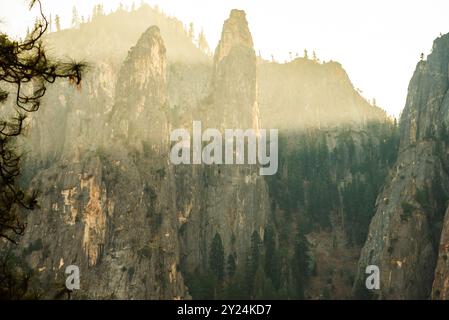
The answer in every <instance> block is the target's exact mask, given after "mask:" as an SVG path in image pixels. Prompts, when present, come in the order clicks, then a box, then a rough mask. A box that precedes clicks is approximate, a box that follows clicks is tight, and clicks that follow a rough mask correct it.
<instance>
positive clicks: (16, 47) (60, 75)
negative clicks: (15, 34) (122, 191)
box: [0, 0, 86, 243]
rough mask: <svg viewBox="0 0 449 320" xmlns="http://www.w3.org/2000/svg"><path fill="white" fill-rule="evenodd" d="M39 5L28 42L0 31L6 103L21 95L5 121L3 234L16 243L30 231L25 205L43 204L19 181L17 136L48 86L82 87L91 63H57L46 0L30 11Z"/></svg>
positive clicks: (1, 130)
mask: <svg viewBox="0 0 449 320" xmlns="http://www.w3.org/2000/svg"><path fill="white" fill-rule="evenodd" d="M34 6H38V8H39V13H40V20H38V22H37V23H36V24H35V26H34V28H33V30H32V31H31V32H29V34H28V35H27V37H26V38H25V40H23V41H22V40H20V41H14V40H11V39H9V37H8V36H7V35H6V34H0V104H4V103H5V102H6V101H7V100H8V98H9V95H10V94H12V95H14V96H15V97H14V98H15V104H14V105H15V107H14V108H15V112H14V113H15V115H14V114H13V115H12V116H11V115H10V114H11V113H9V112H5V111H4V109H2V115H1V119H0V238H4V239H6V240H8V241H11V242H13V243H15V242H16V239H17V236H21V235H23V233H24V230H25V227H26V225H25V223H24V222H22V221H21V219H20V218H19V210H20V208H24V209H29V210H33V209H35V208H36V207H37V200H36V196H37V194H36V193H33V194H27V193H25V192H24V191H23V190H21V188H20V187H19V185H18V181H17V180H18V177H19V175H20V160H21V156H20V154H18V152H17V149H16V147H15V139H16V138H17V137H18V136H20V135H21V134H22V133H23V128H24V123H25V122H24V121H25V119H26V117H27V113H30V112H35V111H37V110H39V107H40V103H41V99H42V97H43V96H44V95H45V93H46V90H47V87H46V86H47V85H48V84H52V83H54V82H55V81H56V80H57V79H68V80H69V81H70V82H71V83H73V84H74V85H80V83H81V76H82V74H83V72H84V71H85V69H86V64H85V63H78V62H74V61H68V62H65V61H57V60H54V59H51V58H49V57H48V56H47V54H46V50H45V46H44V44H43V41H42V38H43V35H44V34H45V32H46V31H47V29H48V26H49V24H48V21H47V19H46V17H45V15H44V14H43V11H42V5H41V2H40V0H31V1H30V9H31V8H33V7H34Z"/></svg>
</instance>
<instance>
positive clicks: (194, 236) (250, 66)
mask: <svg viewBox="0 0 449 320" xmlns="http://www.w3.org/2000/svg"><path fill="white" fill-rule="evenodd" d="M214 61H215V64H214V70H215V71H214V74H213V76H212V80H211V93H210V95H209V98H207V99H205V101H203V103H202V105H200V107H199V110H198V111H197V112H195V113H194V118H196V120H200V121H201V122H202V125H203V128H217V129H221V130H222V133H223V132H224V131H223V130H224V129H244V130H246V129H251V128H252V129H256V130H257V129H258V121H259V114H258V106H257V91H256V90H257V76H256V57H255V54H254V49H253V47H252V40H251V34H250V33H249V30H248V23H247V21H246V18H245V14H244V12H242V11H239V10H233V11H232V12H231V14H230V17H229V19H228V20H226V22H225V23H224V26H223V32H222V39H221V40H220V44H219V45H218V48H217V50H216V53H215V58H214ZM175 170H176V173H177V175H178V177H177V178H178V179H177V184H178V190H183V192H179V194H178V199H177V201H178V205H179V207H180V210H179V211H180V212H181V213H182V217H181V219H183V220H184V221H185V224H184V225H183V227H182V230H180V231H181V237H182V239H183V241H182V243H184V244H185V245H184V246H183V248H182V250H181V251H182V253H183V256H184V260H183V261H184V263H183V268H184V269H185V270H186V271H187V272H188V273H192V272H194V271H195V270H200V271H204V270H205V268H206V267H207V266H208V254H209V252H208V251H209V248H210V243H211V242H212V239H213V237H214V235H215V233H219V234H220V236H221V237H222V239H223V245H224V251H225V256H228V255H234V256H235V259H236V261H237V266H238V268H241V267H243V264H244V263H243V262H244V261H245V260H244V258H245V257H246V256H247V251H248V249H249V245H250V239H251V235H252V233H253V232H254V231H257V232H259V233H260V234H262V235H263V230H264V226H265V224H266V219H267V213H268V209H269V206H268V192H267V186H266V183H265V181H264V179H263V177H262V176H260V175H259V168H258V167H257V166H256V165H232V166H229V165H213V166H190V167H184V168H183V167H179V168H176V169H175ZM189 186H190V187H189ZM193 243H195V245H194V246H192V245H191V244H193Z"/></svg>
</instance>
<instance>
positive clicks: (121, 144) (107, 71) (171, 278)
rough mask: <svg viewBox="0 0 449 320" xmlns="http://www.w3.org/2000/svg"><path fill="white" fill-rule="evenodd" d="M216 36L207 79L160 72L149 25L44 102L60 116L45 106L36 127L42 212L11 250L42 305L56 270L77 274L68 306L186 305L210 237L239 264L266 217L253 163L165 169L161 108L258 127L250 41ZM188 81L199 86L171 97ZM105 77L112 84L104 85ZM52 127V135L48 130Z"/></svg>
mask: <svg viewBox="0 0 449 320" xmlns="http://www.w3.org/2000/svg"><path fill="white" fill-rule="evenodd" d="M234 16H235V15H234V14H232V15H231V18H230V20H233V19H234V18H233V17H234ZM236 17H237V18H238V19H239V23H238V24H237V26H238V27H237V28H236V26H234V24H233V23H231V25H232V26H233V27H232V30H234V31H233V32H237V34H238V33H240V32H242V30H240V28H244V29H246V32H247V33H248V34H249V31H248V26H247V24H246V21H245V20H243V22H244V23H243V24H242V23H241V21H240V19H241V17H242V16H241V14H237V15H236ZM243 17H244V15H243ZM231 22H232V21H231ZM225 29H226V28H225ZM224 34H227V35H228V36H226V39H228V40H229V41H230V42H229V43H228V42H227V41H228V40H226V41H224V40H222V41H221V45H222V46H224V47H226V48H228V49H229V51H223V52H222V53H221V54H222V58H221V61H220V62H217V65H215V70H216V71H217V73H213V76H212V77H211V76H209V75H207V76H203V75H202V74H201V75H199V74H198V73H203V72H204V73H207V72H209V71H211V69H210V68H208V67H206V66H203V65H192V66H190V65H189V66H188V67H187V66H185V65H182V64H174V65H172V67H171V69H168V68H167V67H166V57H165V46H164V42H163V40H162V38H161V36H160V34H159V30H158V28H157V27H151V28H149V29H148V30H147V31H146V32H144V33H143V34H142V36H141V37H140V39H139V41H138V42H137V44H136V45H135V46H134V47H133V48H131V49H130V51H129V53H128V56H127V58H126V59H125V61H124V62H123V64H122V65H121V67H120V68H116V67H110V68H107V67H106V66H107V64H104V65H103V64H102V63H100V64H99V65H98V66H96V67H95V69H94V70H93V71H92V75H91V76H90V77H92V78H88V79H87V80H88V81H87V82H86V83H85V84H84V86H85V87H84V88H86V89H85V90H82V91H81V92H79V93H78V92H75V91H71V89H68V88H65V87H64V86H58V87H56V88H55V89H54V90H52V91H51V92H50V95H49V96H48V97H47V99H49V101H51V104H52V105H54V106H55V107H58V106H59V107H61V106H62V108H63V110H64V112H63V113H61V114H59V115H58V113H57V110H53V108H51V109H49V111H48V112H46V113H45V114H42V115H40V114H39V115H38V116H36V118H34V119H33V123H32V127H31V130H34V131H33V133H36V132H37V134H35V135H34V138H33V140H32V143H31V147H32V148H34V149H35V150H40V152H37V154H38V156H36V159H49V158H50V157H49V155H50V152H53V153H54V155H53V156H52V157H51V158H50V159H54V160H53V161H52V162H47V163H45V164H44V165H39V166H37V168H36V173H35V175H34V179H33V180H32V188H33V189H36V190H39V191H40V192H41V194H42V196H41V198H40V203H41V209H40V210H39V211H38V212H36V213H33V214H32V215H30V216H29V218H28V225H29V228H28V230H27V234H26V236H25V237H24V238H23V241H22V242H21V247H20V248H19V249H18V251H19V252H22V253H23V256H24V258H25V260H26V261H27V262H28V263H29V264H30V265H31V266H32V267H33V268H36V269H37V270H39V273H38V275H39V279H40V280H41V288H42V286H43V287H44V288H45V297H47V298H52V297H55V296H56V295H57V294H58V293H59V292H63V288H64V283H65V279H66V276H67V275H65V274H64V271H65V267H66V266H68V265H71V264H73V265H77V266H78V267H79V268H80V275H81V289H80V290H79V291H75V292H74V297H75V298H97V299H102V298H124V299H131V298H132V299H134V298H141V299H179V298H189V297H190V295H189V292H188V288H187V287H186V286H185V283H184V277H183V275H182V274H181V270H182V271H186V272H192V273H193V272H195V271H197V270H206V268H208V266H209V260H208V259H209V257H208V255H209V251H210V243H211V241H212V239H213V237H214V235H215V233H217V232H218V233H220V235H221V237H222V239H223V244H224V248H225V254H226V256H227V255H229V254H234V255H235V257H236V260H237V263H238V267H239V268H241V267H243V266H244V263H243V262H244V261H245V260H244V258H245V257H246V256H247V250H248V249H249V247H250V237H251V234H252V233H253V231H256V230H257V231H258V232H259V233H260V234H261V235H263V229H264V226H265V220H266V216H267V210H268V193H267V187H266V183H265V181H264V180H263V177H261V176H259V172H258V167H256V166H248V165H238V166H224V165H223V166H205V165H185V166H182V165H181V166H173V165H171V164H170V163H169V158H168V156H169V151H170V150H169V144H168V139H169V133H170V132H169V129H170V128H174V126H175V124H173V123H172V122H174V123H177V124H176V126H177V125H178V124H181V123H184V124H185V122H184V120H185V119H181V120H180V119H175V117H174V116H173V115H170V113H171V112H173V110H171V108H169V107H167V105H168V103H169V101H170V103H171V104H172V109H175V108H177V107H179V108H185V106H179V105H178V106H177V104H181V103H187V104H189V106H188V109H189V108H190V110H187V112H188V113H189V114H192V116H191V119H190V120H201V121H203V122H204V125H203V128H206V125H210V126H212V127H216V128H219V129H223V128H230V129H234V128H242V129H249V128H257V122H258V110H257V101H256V90H257V79H256V59H255V55H254V50H253V49H252V44H251V46H250V47H244V48H243V47H241V46H239V45H238V44H237V42H235V41H234V40H235V39H233V37H229V32H225V31H224ZM232 34H234V33H232ZM249 37H250V35H249ZM102 66H103V67H102ZM167 74H168V75H169V77H168V76H167ZM192 74H193V75H194V77H195V79H197V80H198V82H199V83H200V84H201V87H199V86H200V85H197V86H194V85H192V84H191V83H189V86H190V87H189V88H190V89H189V90H186V89H184V88H182V90H176V88H177V85H181V84H182V81H185V80H183V79H184V78H187V79H189V77H190V76H191V75H192ZM115 79H116V80H115ZM112 80H114V82H116V85H115V86H107V84H106V82H108V81H112ZM170 81H171V82H170ZM208 81H210V85H208V84H207V82H208ZM206 89H207V91H208V92H205V90H206ZM169 93H171V96H170V97H169V96H168V94H169ZM205 96H209V97H212V99H205V100H208V101H212V102H208V103H207V104H206V107H207V108H206V112H204V110H203V107H204V104H201V105H199V106H194V104H195V103H198V101H200V100H201V99H202V98H204V97H205ZM89 106H92V109H90V110H89V109H88V108H89ZM175 111H177V110H175ZM235 115H237V116H235ZM86 118H89V119H90V121H91V122H86V121H85V119H86ZM53 119H59V120H58V121H59V123H60V125H59V123H53ZM209 120H211V121H209ZM190 125H191V122H190V124H189V126H190ZM55 128H56V131H55V132H56V134H57V137H55V136H54V135H49V134H47V132H46V130H47V131H48V130H50V129H53V130H54V129H55ZM187 128H188V127H187ZM55 141H58V142H59V144H58V146H57V148H55V149H52V148H51V146H52V145H54V144H55V143H54V142H55ZM36 162H37V160H36ZM35 243H39V244H42V246H41V248H37V249H36V248H34V244H35ZM30 248H34V249H30Z"/></svg>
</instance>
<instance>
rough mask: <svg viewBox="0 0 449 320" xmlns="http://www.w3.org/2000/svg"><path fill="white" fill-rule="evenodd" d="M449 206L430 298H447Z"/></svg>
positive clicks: (448, 283) (448, 292) (448, 282)
mask: <svg viewBox="0 0 449 320" xmlns="http://www.w3.org/2000/svg"><path fill="white" fill-rule="evenodd" d="M448 255H449V208H448V209H447V210H446V214H445V218H444V223H443V232H442V233H441V240H440V246H439V253H438V261H437V267H436V269H435V279H434V282H433V287H432V299H444V300H449V259H448Z"/></svg>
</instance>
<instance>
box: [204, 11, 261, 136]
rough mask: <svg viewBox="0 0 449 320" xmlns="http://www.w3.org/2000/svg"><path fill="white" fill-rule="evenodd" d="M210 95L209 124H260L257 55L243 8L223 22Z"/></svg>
mask: <svg viewBox="0 0 449 320" xmlns="http://www.w3.org/2000/svg"><path fill="white" fill-rule="evenodd" d="M211 98H212V106H209V107H208V109H207V110H208V112H207V120H206V123H207V125H208V126H210V127H213V128H222V129H225V128H241V129H249V128H255V129H257V128H258V127H259V107H258V105H257V63H256V55H255V53H254V48H253V41H252V37H251V33H250V31H249V29H248V22H247V21H246V15H245V13H244V12H243V11H240V10H232V11H231V14H230V17H229V18H228V19H227V20H226V21H225V23H224V25H223V31H222V37H221V40H220V42H219V44H218V46H217V49H216V50H215V56H214V74H213V79H212V94H211Z"/></svg>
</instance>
